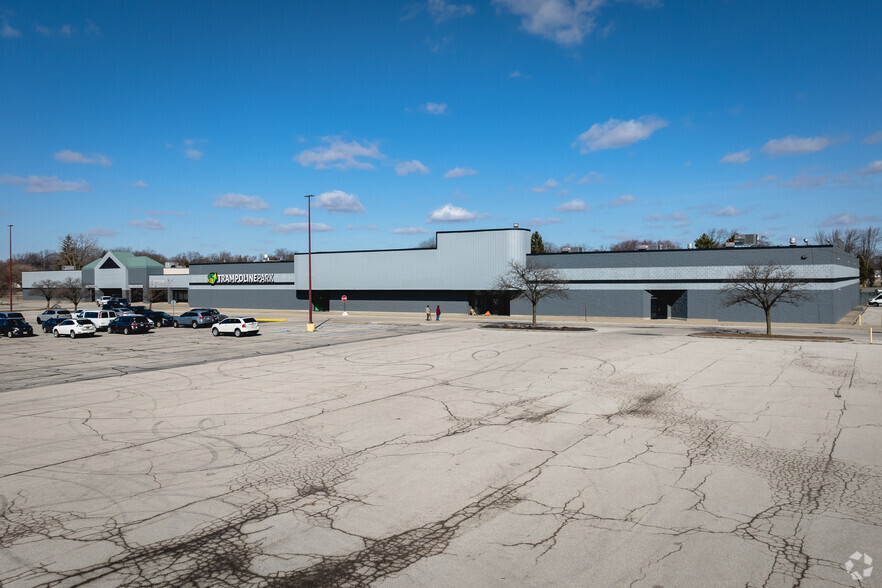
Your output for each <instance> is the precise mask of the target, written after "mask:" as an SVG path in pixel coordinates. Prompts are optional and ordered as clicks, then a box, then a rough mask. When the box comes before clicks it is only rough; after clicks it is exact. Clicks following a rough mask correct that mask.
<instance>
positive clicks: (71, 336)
mask: <svg viewBox="0 0 882 588" xmlns="http://www.w3.org/2000/svg"><path fill="white" fill-rule="evenodd" d="M70 338H71V339H76V338H77V334H76V333H74V332H73V331H71V332H70Z"/></svg>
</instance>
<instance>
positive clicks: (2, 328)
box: [0, 318, 34, 339]
mask: <svg viewBox="0 0 882 588" xmlns="http://www.w3.org/2000/svg"><path fill="white" fill-rule="evenodd" d="M33 334H34V328H33V327H32V326H31V325H29V324H27V323H26V322H25V321H24V319H20V318H3V319H0V335H6V336H7V337H9V338H10V339H12V338H13V337H30V336H31V335H33Z"/></svg>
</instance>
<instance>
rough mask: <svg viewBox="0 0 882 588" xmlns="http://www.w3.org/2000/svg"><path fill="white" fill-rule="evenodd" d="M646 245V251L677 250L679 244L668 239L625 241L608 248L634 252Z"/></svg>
mask: <svg viewBox="0 0 882 588" xmlns="http://www.w3.org/2000/svg"><path fill="white" fill-rule="evenodd" d="M643 245H646V248H647V249H653V250H655V249H679V248H680V244H679V243H677V242H675V241H671V240H670V239H659V240H657V241H653V240H652V239H626V240H624V241H619V242H618V243H613V244H612V245H610V246H609V250H610V251H635V250H637V249H640V248H641V247H642V246H643Z"/></svg>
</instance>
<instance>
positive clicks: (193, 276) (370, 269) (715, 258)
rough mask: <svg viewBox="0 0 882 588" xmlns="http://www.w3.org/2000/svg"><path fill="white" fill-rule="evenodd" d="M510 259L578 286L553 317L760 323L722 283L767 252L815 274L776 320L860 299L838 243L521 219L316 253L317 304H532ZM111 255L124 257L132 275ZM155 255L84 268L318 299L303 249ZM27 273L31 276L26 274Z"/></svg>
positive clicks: (201, 288) (197, 289)
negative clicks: (584, 242)
mask: <svg viewBox="0 0 882 588" xmlns="http://www.w3.org/2000/svg"><path fill="white" fill-rule="evenodd" d="M108 260H109V261H108ZM151 261H152V260H151ZM511 262H518V263H525V262H526V263H539V264H542V265H545V266H548V267H552V268H555V269H557V270H559V271H560V273H561V274H562V275H563V277H564V279H565V281H566V286H567V288H568V296H567V297H566V298H563V299H546V300H542V301H541V302H540V303H539V308H538V311H539V313H540V314H542V315H545V316H583V315H586V316H593V317H638V318H639V317H642V318H647V319H649V318H681V319H689V318H700V319H718V320H724V321H749V322H761V321H763V320H764V317H763V314H762V311H761V310H759V309H757V308H754V307H752V306H749V305H743V304H742V305H737V306H731V307H726V306H725V305H724V304H723V299H722V296H721V295H720V291H721V289H722V288H723V287H724V286H725V285H726V284H727V283H728V282H729V281H731V279H732V277H733V276H734V275H735V274H736V273H738V272H739V271H741V270H742V269H744V268H745V267H746V266H748V265H753V264H765V263H768V262H773V263H776V264H780V265H782V266H784V267H786V268H788V269H790V270H791V271H792V272H793V273H794V274H795V275H796V276H797V277H799V278H802V279H804V280H805V281H806V282H807V285H806V287H805V288H804V293H805V294H806V295H807V296H808V300H807V301H805V302H802V303H800V304H799V305H798V306H794V305H789V304H782V305H779V306H776V307H775V309H774V312H773V319H774V320H775V321H778V322H794V323H835V322H837V321H838V320H839V319H840V318H842V317H843V316H844V315H845V314H847V313H848V312H849V311H850V310H851V309H852V308H854V307H856V306H858V305H859V303H860V302H859V301H860V293H859V283H858V262H857V258H855V257H854V256H852V255H850V254H847V253H845V252H844V251H842V250H841V249H838V248H836V247H833V246H800V247H796V246H793V247H734V248H726V249H682V250H663V251H645V250H644V251H621V252H608V251H606V252H604V251H593V252H579V253H556V254H540V255H531V254H530V231H529V230H528V229H522V228H517V227H516V228H508V229H492V230H479V231H443V232H439V233H437V234H436V246H435V247H433V248H421V249H393V250H369V251H334V252H316V253H313V254H312V289H313V304H314V306H315V309H316V310H318V311H328V310H343V307H344V303H343V300H342V299H343V296H346V298H347V301H346V303H345V306H346V310H350V311H360V310H361V311H397V312H414V313H418V312H422V311H423V310H424V309H425V307H426V305H429V306H431V307H432V308H434V307H435V306H436V305H440V306H441V309H442V311H443V312H445V313H462V314H465V313H468V312H469V310H470V308H471V309H474V310H475V311H476V312H477V313H479V314H483V313H484V312H487V311H489V312H490V313H492V314H502V315H508V314H530V312H531V307H530V303H529V302H527V301H525V300H522V299H521V300H513V301H510V300H509V298H508V297H507V296H506V295H505V294H502V293H499V292H495V291H494V289H493V285H494V282H495V281H496V279H497V278H498V277H499V276H500V275H502V274H503V273H504V272H506V270H508V268H509V264H510V263H511ZM111 263H112V264H116V265H118V266H125V267H126V268H127V269H126V275H125V276H123V272H121V271H118V270H119V269H121V268H114V267H112V266H111ZM153 263H154V264H155V265H152V264H147V263H146V262H141V261H140V260H132V259H127V258H126V257H125V255H120V254H119V253H115V252H109V253H108V254H107V255H105V256H104V257H103V258H102V259H101V260H97V261H96V262H95V263H93V264H90V265H89V266H87V268H88V269H84V270H83V272H82V273H83V278H84V283H86V284H89V285H91V286H92V287H93V289H94V291H95V292H96V295H98V292H99V291H100V292H101V293H106V292H108V291H109V290H110V289H111V286H112V288H113V291H114V292H116V291H118V289H119V285H122V284H125V287H126V288H128V290H123V292H130V293H131V297H133V298H138V297H139V294H138V293H137V289H138V288H137V287H138V283H139V281H140V280H142V279H143V280H145V281H143V282H140V284H142V285H141V286H140V287H141V288H143V286H147V287H149V288H152V289H165V290H167V291H168V292H169V294H170V295H171V296H173V297H174V298H176V299H177V300H184V299H188V300H189V304H190V306H199V307H203V306H204V307H217V308H224V309H236V308H242V309H305V308H307V305H308V302H307V300H308V296H309V294H308V291H309V260H308V258H307V254H305V253H304V254H297V255H296V256H295V259H294V260H293V261H278V262H272V261H270V262H254V263H213V264H193V265H191V266H190V268H189V274H180V273H179V274H176V275H170V273H169V272H170V271H169V270H168V269H166V270H164V271H163V269H162V266H161V265H160V264H158V263H156V262H153ZM132 265H137V266H138V267H130V266H132ZM141 265H143V266H144V267H140V266H141ZM104 272H108V273H107V277H105V276H104ZM113 272H115V273H113ZM43 273H45V272H43ZM142 274H143V275H142ZM114 276H115V277H114ZM132 276H136V277H134V278H133V277H132ZM111 278H112V279H111ZM24 281H25V283H26V284H27V283H28V282H27V278H26V279H25V280H24ZM25 287H26V288H27V286H25Z"/></svg>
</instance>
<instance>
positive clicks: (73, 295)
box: [59, 278, 89, 310]
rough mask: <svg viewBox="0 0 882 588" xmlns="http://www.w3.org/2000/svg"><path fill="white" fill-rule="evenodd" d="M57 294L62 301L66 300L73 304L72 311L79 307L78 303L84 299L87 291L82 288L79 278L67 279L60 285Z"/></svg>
mask: <svg viewBox="0 0 882 588" xmlns="http://www.w3.org/2000/svg"><path fill="white" fill-rule="evenodd" d="M59 293H60V295H61V299H62V300H66V301H68V302H70V303H71V304H73V307H74V310H77V307H78V306H79V305H80V302H82V301H83V300H85V299H86V297H87V296H88V295H89V291H88V290H86V287H85V286H83V282H82V281H81V280H80V279H79V278H67V279H65V280H64V281H63V282H61V284H60V289H59Z"/></svg>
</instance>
